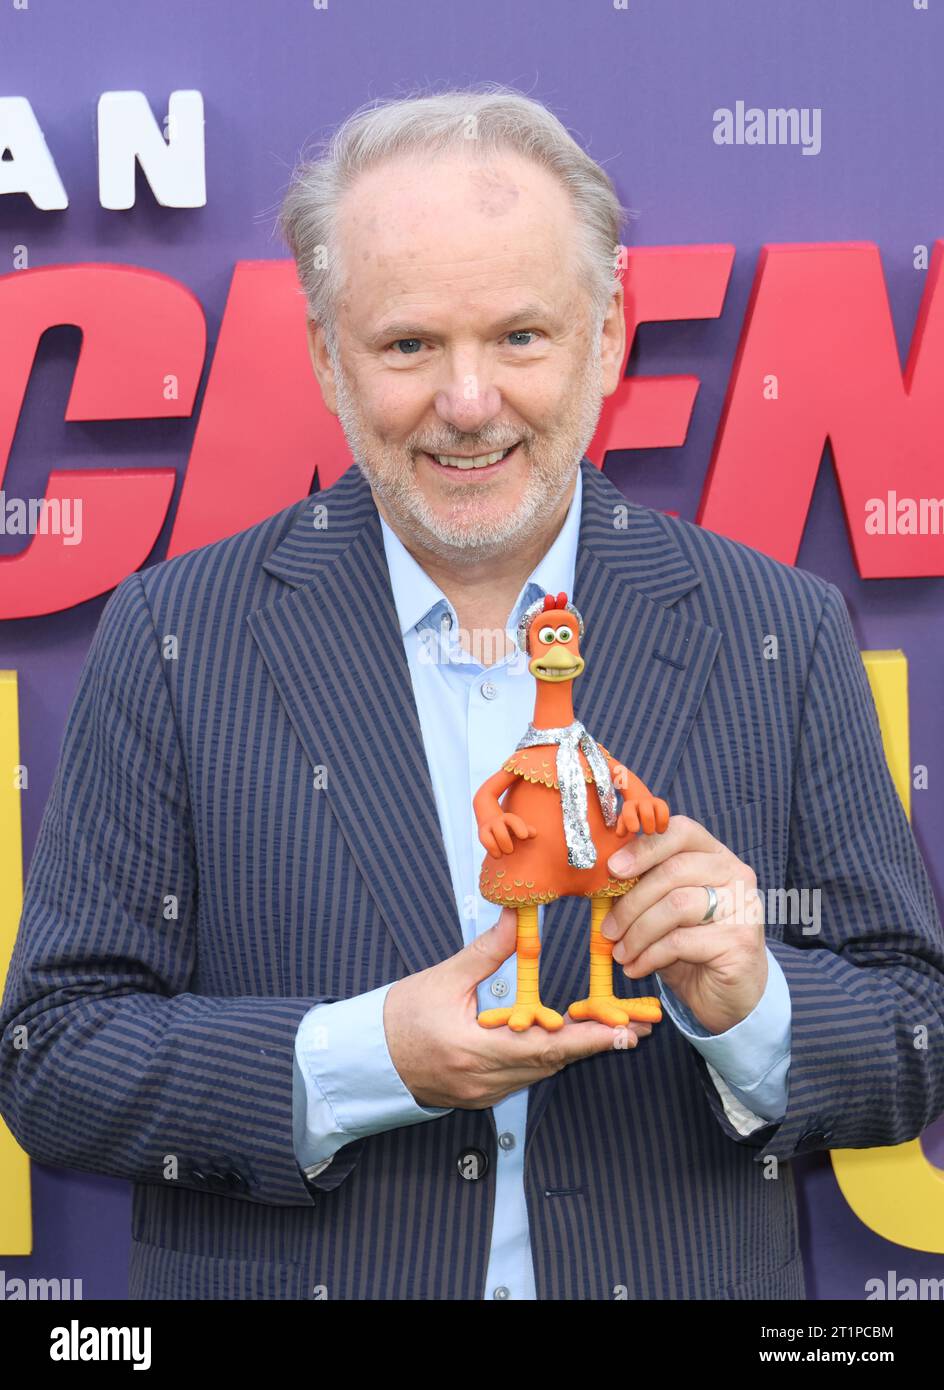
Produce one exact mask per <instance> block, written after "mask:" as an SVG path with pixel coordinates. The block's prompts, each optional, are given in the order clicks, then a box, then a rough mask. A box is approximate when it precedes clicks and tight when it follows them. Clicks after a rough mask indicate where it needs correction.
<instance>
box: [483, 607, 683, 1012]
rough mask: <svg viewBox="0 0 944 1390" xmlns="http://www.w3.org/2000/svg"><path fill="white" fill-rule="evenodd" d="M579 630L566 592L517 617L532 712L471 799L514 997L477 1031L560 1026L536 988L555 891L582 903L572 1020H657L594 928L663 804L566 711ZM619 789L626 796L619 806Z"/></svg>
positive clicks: (653, 1004) (656, 1008) (663, 818)
mask: <svg viewBox="0 0 944 1390" xmlns="http://www.w3.org/2000/svg"><path fill="white" fill-rule="evenodd" d="M583 631H584V628H583V618H582V617H581V616H580V614H579V613H578V612H577V609H576V608H575V607H574V606H573V604H572V603H568V602H567V595H566V594H563V593H561V594H558V595H557V596H556V598H555V597H554V595H552V594H547V595H545V597H544V598H543V599H538V600H537V601H536V602H535V603H532V604H531V605H530V606H529V607H528V608H527V609H526V610H525V612H524V613H523V614H522V617H521V621H520V623H519V624H518V631H517V634H516V635H517V642H518V646H519V648H520V649H521V651H523V652H524V653H525V654H526V655H527V656H529V657H530V658H531V659H530V661H529V664H528V669H529V671H531V673H532V675H534V676H535V678H536V680H537V690H536V694H535V701H534V717H533V719H532V721H531V723H530V724H529V725H528V729H527V732H526V733H525V735H524V737H523V738H522V739H521V741H520V742H519V744H518V746H517V748H516V749H515V751H514V753H513V754H512V755H511V757H510V758H509V759H508V760H507V762H506V763H504V765H503V766H502V769H501V771H500V772H496V773H495V774H494V776H492V777H489V779H488V781H487V782H484V783H483V784H482V786H481V787H480V788H479V790H478V792H477V793H476V795H475V799H474V801H473V803H472V804H473V806H474V809H475V818H476V821H477V822H478V830H479V840H480V841H481V843H482V845H483V846H484V847H485V850H486V855H485V859H484V861H483V863H482V870H481V873H480V875H479V891H480V893H481V894H482V896H483V898H485V899H486V900H487V901H488V902H491V903H497V904H499V905H500V906H502V907H513V908H515V909H517V914H518V932H517V956H518V995H517V999H516V1001H515V1003H514V1004H513V1005H512V1006H511V1007H510V1008H501V1009H486V1010H484V1012H482V1013H480V1014H479V1016H478V1021H479V1023H480V1024H481V1025H482V1027H483V1028H498V1027H500V1026H501V1025H502V1024H505V1023H507V1025H508V1027H509V1028H512V1029H513V1030H514V1031H515V1032H522V1031H523V1030H524V1029H525V1028H529V1027H530V1026H531V1025H532V1024H533V1023H537V1024H539V1025H540V1026H541V1027H542V1028H547V1029H550V1030H553V1029H556V1028H561V1027H563V1024H564V1020H563V1018H562V1017H561V1015H560V1014H559V1013H557V1011H556V1010H555V1009H549V1008H547V1007H546V1006H545V1005H544V1004H542V1003H541V999H540V996H539V993H538V957H539V955H540V951H541V943H540V938H539V934H538V905H539V904H540V903H548V902H553V900H554V899H555V898H561V897H584V898H589V899H590V993H589V995H588V997H587V998H586V999H580V1000H578V1001H577V1002H576V1003H573V1004H571V1005H570V1008H569V1009H568V1010H567V1012H568V1013H569V1015H570V1017H571V1018H574V1019H588V1018H592V1019H597V1020H599V1021H600V1022H601V1023H608V1024H610V1025H611V1026H613V1027H620V1026H621V1025H623V1024H626V1023H627V1022H630V1021H633V1020H635V1021H637V1022H646V1023H658V1022H659V1021H660V1020H661V1018H662V1008H661V1005H660V1003H659V1000H658V999H656V998H653V997H651V996H645V997H639V996H636V997H635V998H630V999H621V998H618V997H617V996H616V995H615V994H614V993H613V943H612V942H611V941H608V940H607V939H606V937H604V936H603V934H602V933H601V931H600V926H601V923H602V921H603V919H604V917H605V916H606V914H607V912H608V911H609V904H610V900H611V899H613V898H616V897H619V896H621V895H622V894H623V893H625V892H627V890H628V889H630V888H632V886H633V884H634V883H636V882H638V876H637V877H636V878H615V877H614V876H613V875H612V874H611V873H610V871H609V868H608V867H607V860H608V859H609V857H610V856H611V855H612V854H615V853H616V851H617V850H618V849H619V848H620V847H621V846H622V845H624V844H626V842H627V837H628V836H630V835H634V834H635V833H636V831H637V830H639V829H640V827H641V828H642V829H643V831H645V832H646V833H647V834H654V833H658V834H662V832H663V831H664V830H665V829H666V827H667V825H668V823H669V808H668V806H667V805H666V803H665V802H664V801H661V800H660V799H659V798H657V797H654V796H653V795H652V793H651V792H650V791H649V789H648V788H647V787H646V786H645V784H644V783H643V782H641V781H640V780H639V778H638V777H636V776H635V775H634V774H633V773H632V772H630V771H629V769H628V768H626V767H624V766H623V764H622V763H619V762H617V761H616V759H615V758H613V757H611V756H610V754H609V753H608V752H607V750H606V749H605V748H603V747H602V746H600V745H599V744H597V743H596V742H594V740H593V739H592V738H591V736H590V735H589V734H588V733H587V731H586V729H585V728H584V726H583V725H582V724H581V723H580V721H579V720H578V719H575V718H574V704H573V684H572V683H573V681H575V680H576V678H577V677H578V676H579V675H580V673H581V671H582V670H583V668H584V664H585V663H584V660H583V657H582V656H581V655H580V639H581V638H582V637H583ZM588 784H589V787H590V788H593V789H594V790H595V792H596V795H593V792H592V791H591V790H588ZM616 788H619V790H620V791H621V792H622V794H623V805H622V809H621V810H620V811H619V814H617V811H616ZM503 796H504V802H503V803H502V801H501V800H500V798H502V797H503Z"/></svg>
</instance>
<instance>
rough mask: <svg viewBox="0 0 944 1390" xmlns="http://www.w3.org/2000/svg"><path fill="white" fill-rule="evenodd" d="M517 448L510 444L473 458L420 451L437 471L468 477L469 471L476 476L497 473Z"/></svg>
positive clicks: (515, 445)
mask: <svg viewBox="0 0 944 1390" xmlns="http://www.w3.org/2000/svg"><path fill="white" fill-rule="evenodd" d="M518 443H520V440H519V441H518ZM517 448H518V444H512V445H510V446H509V447H508V448H507V449H494V450H493V451H492V452H491V453H490V454H477V455H476V456H475V457H474V458H462V457H461V456H460V455H459V454H430V453H428V452H427V451H426V450H425V449H424V450H422V453H423V457H424V458H425V459H427V460H428V462H429V463H430V464H432V466H433V467H434V468H435V469H436V471H437V473H449V474H452V475H453V476H455V477H468V475H469V474H470V473H474V474H475V475H476V476H479V475H481V474H491V473H497V472H498V470H499V469H500V468H501V467H502V466H503V464H504V463H505V461H506V460H507V459H508V458H510V457H511V455H512V454H513V453H515V451H516V450H517ZM443 460H445V462H443Z"/></svg>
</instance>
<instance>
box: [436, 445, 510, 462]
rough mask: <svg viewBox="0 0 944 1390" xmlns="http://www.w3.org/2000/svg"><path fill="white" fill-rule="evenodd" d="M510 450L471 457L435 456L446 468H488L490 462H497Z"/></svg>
mask: <svg viewBox="0 0 944 1390" xmlns="http://www.w3.org/2000/svg"><path fill="white" fill-rule="evenodd" d="M512 448H514V445H512ZM510 452H511V450H509V449H499V451H498V453H497V454H479V455H478V457H477V458H471V459H463V458H455V457H454V456H453V455H452V454H433V458H434V459H435V460H436V462H437V463H441V464H443V465H444V466H445V467H446V468H487V467H488V466H489V464H490V463H497V462H498V461H499V459H503V458H504V457H505V455H506V454H507V453H510Z"/></svg>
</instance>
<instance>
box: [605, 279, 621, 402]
mask: <svg viewBox="0 0 944 1390" xmlns="http://www.w3.org/2000/svg"><path fill="white" fill-rule="evenodd" d="M625 357H626V314H625V310H624V308H623V285H622V281H621V282H620V283H619V285H618V286H617V288H616V289H615V290H614V291H613V297H612V299H611V300H610V305H609V308H608V309H607V312H606V318H605V319H604V320H603V327H602V329H601V330H600V364H601V369H602V373H603V394H604V396H612V394H613V392H614V391H615V390H616V388H617V386H619V384H620V382H621V380H622V378H623V361H624V359H625Z"/></svg>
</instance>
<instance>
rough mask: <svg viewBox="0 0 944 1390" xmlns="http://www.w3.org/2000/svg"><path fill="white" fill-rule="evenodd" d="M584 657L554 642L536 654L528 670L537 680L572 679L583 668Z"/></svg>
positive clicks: (574, 678)
mask: <svg viewBox="0 0 944 1390" xmlns="http://www.w3.org/2000/svg"><path fill="white" fill-rule="evenodd" d="M584 664H585V663H584V659H583V657H582V656H579V655H578V654H577V653H576V652H572V651H571V650H570V649H569V648H568V647H564V646H562V645H561V644H560V643H555V645H554V646H553V647H551V649H550V650H549V651H546V652H543V653H542V654H541V655H540V656H536V657H535V658H534V660H533V661H532V662H530V663H529V665H528V670H529V671H530V672H531V674H532V675H533V676H536V677H537V678H538V680H539V681H572V680H576V678H577V677H578V676H579V675H580V672H581V671H582V670H583V668H584Z"/></svg>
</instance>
